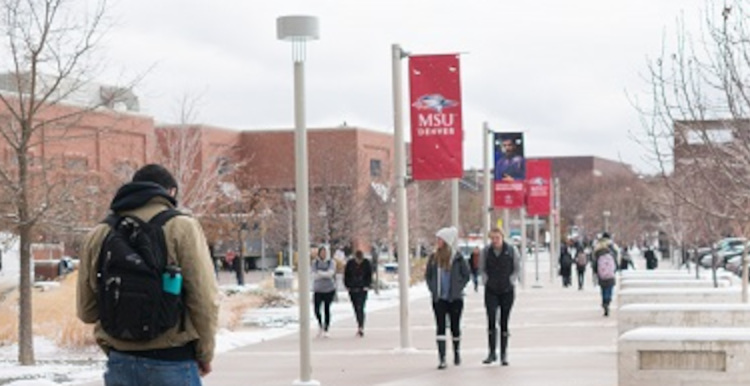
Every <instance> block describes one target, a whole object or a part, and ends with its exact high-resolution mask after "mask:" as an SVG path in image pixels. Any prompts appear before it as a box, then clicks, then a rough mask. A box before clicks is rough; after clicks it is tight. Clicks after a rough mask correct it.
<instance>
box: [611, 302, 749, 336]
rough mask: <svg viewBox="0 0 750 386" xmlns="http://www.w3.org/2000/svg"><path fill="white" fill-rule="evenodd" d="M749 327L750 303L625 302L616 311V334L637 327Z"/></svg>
mask: <svg viewBox="0 0 750 386" xmlns="http://www.w3.org/2000/svg"><path fill="white" fill-rule="evenodd" d="M670 326H671V327H704V326H711V327H745V326H747V327H750V304H746V303H730V304H703V303H676V304H669V303H665V304H628V305H625V306H622V307H620V309H619V310H618V311H617V333H618V335H622V334H623V333H625V332H627V331H630V330H634V329H636V328H639V327H670Z"/></svg>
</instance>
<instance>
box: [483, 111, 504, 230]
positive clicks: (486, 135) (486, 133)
mask: <svg viewBox="0 0 750 386" xmlns="http://www.w3.org/2000/svg"><path fill="white" fill-rule="evenodd" d="M490 134H491V133H490V125H489V123H487V122H485V123H484V127H483V128H482V156H483V159H482V160H483V165H484V176H482V177H483V178H484V205H483V207H482V209H483V212H482V245H489V240H488V237H489V233H490V217H491V216H492V214H491V212H492V201H491V199H492V180H491V179H490ZM506 237H507V236H506Z"/></svg>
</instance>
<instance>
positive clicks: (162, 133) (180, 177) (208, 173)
mask: <svg viewBox="0 0 750 386" xmlns="http://www.w3.org/2000/svg"><path fill="white" fill-rule="evenodd" d="M198 102H199V99H198V98H196V97H192V96H190V95H187V94H186V95H184V96H183V97H182V99H181V100H180V107H179V121H178V123H177V124H176V125H169V126H161V127H158V128H157V131H156V136H157V142H158V146H157V148H156V154H155V156H154V159H156V160H157V162H159V163H161V164H162V165H164V166H165V167H166V168H167V169H169V170H170V171H171V172H172V173H173V174H174V176H175V179H177V183H178V185H179V186H180V192H179V194H180V202H181V204H182V206H184V207H185V208H188V209H190V210H191V211H192V212H193V214H195V215H196V216H197V217H201V216H203V215H205V214H206V213H207V212H208V211H209V210H211V209H213V208H214V207H215V206H216V203H217V202H218V200H219V199H220V198H221V195H222V194H223V193H222V192H221V190H220V189H219V187H220V183H221V182H222V181H233V180H232V174H233V173H234V172H235V171H236V170H239V169H241V168H242V167H243V166H244V165H245V164H246V163H247V162H248V160H247V159H245V160H243V161H240V159H239V157H237V156H236V154H235V149H234V148H232V147H231V146H226V147H223V148H208V146H207V145H206V144H205V143H204V138H203V131H202V130H201V128H200V127H199V126H198V125H196V124H195V119H196V118H197V107H198Z"/></svg>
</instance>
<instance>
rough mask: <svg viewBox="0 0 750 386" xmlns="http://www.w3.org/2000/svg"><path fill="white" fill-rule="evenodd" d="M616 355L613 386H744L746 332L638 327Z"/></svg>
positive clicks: (747, 381)
mask: <svg viewBox="0 0 750 386" xmlns="http://www.w3.org/2000/svg"><path fill="white" fill-rule="evenodd" d="M618 352H619V353H618V360H617V368H618V385H619V386H704V385H723V386H740V385H750V361H748V360H747V357H748V354H750V329H748V328H675V327H644V328H638V329H635V330H631V331H628V332H626V333H624V334H622V336H620V339H619V340H618Z"/></svg>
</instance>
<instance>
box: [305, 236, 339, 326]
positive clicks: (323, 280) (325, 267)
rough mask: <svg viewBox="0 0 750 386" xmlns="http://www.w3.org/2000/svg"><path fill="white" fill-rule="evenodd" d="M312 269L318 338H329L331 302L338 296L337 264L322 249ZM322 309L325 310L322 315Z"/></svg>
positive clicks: (321, 248)
mask: <svg viewBox="0 0 750 386" xmlns="http://www.w3.org/2000/svg"><path fill="white" fill-rule="evenodd" d="M311 269H312V275H313V302H314V305H315V318H316V319H317V320H318V337H321V336H322V337H325V338H327V337H328V327H330V325H331V302H333V297H334V296H335V295H336V263H335V262H334V261H333V259H331V258H329V257H328V253H327V252H326V249H325V248H324V247H320V249H318V256H317V257H316V258H315V259H314V260H313V263H312V267H311ZM321 307H322V308H323V314H322V315H321V310H320V308H321Z"/></svg>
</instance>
